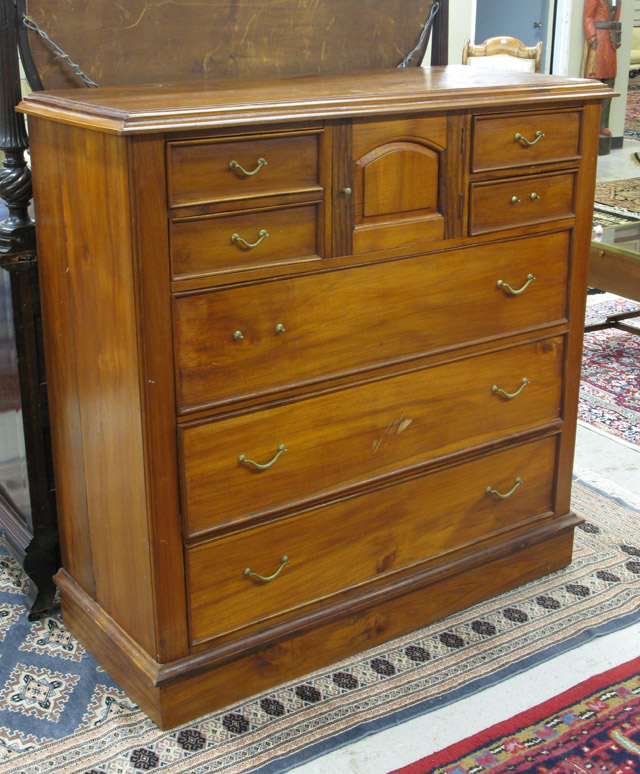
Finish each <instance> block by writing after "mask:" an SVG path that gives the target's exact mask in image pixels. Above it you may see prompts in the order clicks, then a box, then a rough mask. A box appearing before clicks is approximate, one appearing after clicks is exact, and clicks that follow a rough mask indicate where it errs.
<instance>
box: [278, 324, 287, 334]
mask: <svg viewBox="0 0 640 774" xmlns="http://www.w3.org/2000/svg"><path fill="white" fill-rule="evenodd" d="M286 332H287V329H286V328H285V327H284V325H283V324H282V323H278V324H277V325H276V333H286Z"/></svg>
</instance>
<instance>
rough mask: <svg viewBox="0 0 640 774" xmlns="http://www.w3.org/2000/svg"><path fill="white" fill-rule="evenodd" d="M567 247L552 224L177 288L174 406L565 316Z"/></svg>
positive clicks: (333, 373)
mask: <svg viewBox="0 0 640 774" xmlns="http://www.w3.org/2000/svg"><path fill="white" fill-rule="evenodd" d="M568 249H569V236H568V233H567V232H563V233H557V234H551V235H545V236H536V237H530V238H527V239H519V240H514V241H513V242H511V243H509V244H505V243H501V244H499V245H482V246H478V247H473V248H466V249H461V250H455V251H450V252H447V253H438V254H434V255H426V256H420V257H417V258H410V259H405V260H401V261H390V262H383V263H378V264H371V265H368V266H360V267H355V268H351V269H345V270H337V271H331V272H322V273H319V274H315V275H308V276H304V277H296V278H293V279H283V280H277V281H273V282H266V283H257V284H255V285H251V286H245V287H241V288H235V289H228V290H210V291H207V292H201V293H193V294H185V295H178V296H176V297H175V299H174V320H175V351H176V366H177V383H178V401H179V407H180V408H181V410H182V411H189V410H192V409H195V408H202V407H206V406H213V405H221V404H225V403H230V402H231V401H233V400H237V399H240V398H246V397H253V396H257V395H264V394H268V393H271V392H274V391H277V390H281V389H284V388H289V387H295V386H299V385H302V384H310V383H313V382H317V381H320V380H325V379H329V378H335V377H338V376H342V375H346V374H352V373H355V372H359V371H364V370H367V369H372V368H376V367H380V366H382V365H386V364H389V363H393V362H398V361H405V360H408V359H411V358H414V357H418V356H420V355H423V354H426V353H429V352H433V351H434V350H437V349H439V348H445V347H448V346H452V345H456V344H459V343H464V342H468V341H479V340H482V339H484V338H486V337H490V336H495V335H500V334H504V333H509V332H515V331H519V330H523V329H526V328H529V327H531V326H539V325H544V324H548V323H553V322H558V321H561V320H564V319H565V315H566V279H567V256H568ZM529 275H531V276H532V277H535V279H534V280H527V277H528V276H529ZM525 283H526V284H527V287H526V289H525V290H524V291H523V292H521V293H519V294H518V295H511V294H510V293H509V290H508V289H509V287H511V288H513V289H515V290H520V289H521V286H522V285H523V284H525ZM279 326H280V327H279ZM283 329H284V330H283Z"/></svg>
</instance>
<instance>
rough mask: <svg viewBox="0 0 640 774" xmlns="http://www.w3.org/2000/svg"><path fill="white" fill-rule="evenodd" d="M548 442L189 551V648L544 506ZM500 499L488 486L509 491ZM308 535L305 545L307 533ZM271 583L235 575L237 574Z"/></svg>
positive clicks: (551, 455)
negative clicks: (517, 485) (255, 575)
mask: <svg viewBox="0 0 640 774" xmlns="http://www.w3.org/2000/svg"><path fill="white" fill-rule="evenodd" d="M555 452H556V439H555V438H553V437H552V438H548V439H546V440H544V441H540V442H538V443H537V444H531V445H529V446H520V447H518V448H517V449H509V450H507V451H504V452H502V453H500V454H496V455H492V456H489V457H483V458H481V459H480V460H477V461H475V462H470V463H467V464H466V465H464V466H462V467H460V468H455V467H454V468H448V469H447V470H445V471H444V472H441V473H433V474H431V475H429V476H427V477H426V478H415V479H412V480H410V481H408V482H406V483H401V484H396V485H395V486H390V487H385V488H383V489H376V490H375V491H374V492H372V493H371V494H368V495H362V496H361V497H356V498H353V499H347V500H344V501H342V502H340V503H338V504H336V505H328V506H325V507H323V508H320V509H315V510H311V511H309V512H305V513H303V514H302V515H300V516H291V517H289V518H287V519H283V520H279V521H277V522H275V523H273V524H267V525H264V526H261V527H257V528H254V529H251V530H245V531H241V532H238V533H235V534H233V535H231V536H229V537H223V538H219V539H217V540H215V541H211V542H207V543H203V544H201V545H199V546H196V547H194V548H192V549H190V550H189V551H188V552H187V572H188V575H189V579H190V584H189V588H190V597H189V604H190V631H191V637H192V639H193V640H194V642H196V643H197V642H199V641H203V640H206V639H209V638H211V637H212V636H214V635H215V634H220V633H224V632H226V631H229V630H233V629H238V628H242V627H243V626H247V625H250V624H252V623H254V622H256V621H264V620H266V619H268V618H270V617H273V616H275V615H278V616H281V615H291V614H292V613H293V612H294V611H295V610H296V609H297V608H299V607H300V606H302V605H304V604H305V603H309V602H313V601H315V600H318V599H322V598H325V597H327V596H328V595H330V594H335V593H338V592H342V591H343V590H344V589H349V588H352V587H354V586H357V585H359V584H362V583H366V582H368V581H371V580H373V579H380V578H383V577H385V578H386V577H387V576H389V577H391V576H393V574H394V573H395V572H398V571H399V570H402V569H404V568H407V567H411V566H413V565H416V564H419V563H421V562H424V561H428V560H429V559H432V558H433V557H434V556H437V555H438V554H440V553H443V552H446V551H448V550H451V549H455V548H458V547H460V546H462V545H468V544H470V543H473V542H474V541H478V540H480V539H484V538H487V537H488V536H491V535H493V534H494V533H495V532H498V531H502V530H504V531H508V530H509V528H511V527H513V526H515V525H517V524H519V523H520V522H523V521H529V520H531V519H534V518H535V517H540V516H542V515H544V514H548V513H549V512H550V510H551V499H552V498H551V494H552V481H553V473H552V471H553V469H554V463H555ZM517 477H520V478H521V479H522V481H523V482H524V483H522V484H521V486H520V491H516V492H514V494H513V495H512V496H511V497H510V498H509V499H507V500H499V499H498V498H497V497H496V496H495V495H492V494H488V493H487V492H486V491H485V490H486V487H487V486H491V487H495V488H496V489H498V490H500V491H501V492H502V493H506V492H509V491H510V490H511V489H512V487H513V486H514V482H515V480H516V478H517ZM312 535H313V540H311V539H310V536H312ZM283 556H286V557H288V560H289V562H288V564H286V565H285V566H284V569H283V570H282V572H281V574H280V575H279V576H278V577H277V578H276V579H275V580H273V581H272V582H269V583H264V582H261V581H260V580H255V579H254V578H252V577H246V576H245V575H244V574H243V571H244V570H245V568H250V570H252V571H254V572H256V573H259V574H261V575H263V576H270V575H271V574H272V573H274V572H275V571H276V570H277V569H278V568H279V567H280V564H281V560H282V557H283Z"/></svg>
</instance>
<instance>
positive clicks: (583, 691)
mask: <svg viewBox="0 0 640 774" xmlns="http://www.w3.org/2000/svg"><path fill="white" fill-rule="evenodd" d="M639 672H640V658H638V659H634V660H633V661H629V662H627V663H626V664H622V665H621V666H619V667H616V668H615V669H610V670H609V671H607V672H603V673H602V674H600V675H597V676H596V677H592V678H591V679H589V680H585V681H584V682H583V683H580V684H579V685H576V686H575V687H574V688H571V689H570V690H568V691H565V692H564V693H561V694H560V695H559V696H555V697H554V698H553V699H550V700H549V701H546V702H544V703H543V704H539V705H538V706H537V707H533V708H532V709H530V710H527V711H525V712H522V713H520V714H519V715H516V716H515V717H513V718H510V719H509V720H507V721H505V722H503V723H498V724H496V725H495V726H493V727H492V728H488V729H486V730H485V731H482V732H481V733H479V734H476V735H475V736H472V737H469V739H465V740H464V741H462V742H459V743H458V744H454V745H452V746H451V747H448V748H447V749H446V750H442V751H441V752H438V753H435V754H434V755H430V756H428V757H427V758H423V759H422V760H420V761H417V762H416V763H412V764H411V765H409V766H405V767H404V768H402V769H397V770H396V771H395V772H392V774H472V773H473V774H481V773H482V772H485V771H487V772H491V774H532V773H533V772H535V774H569V773H571V774H573V773H575V774H579V773H580V772H585V774H587V773H588V772H594V774H597V773H598V772H600V773H602V774H604V773H605V772H608V773H609V774H637V772H638V771H640V675H639V674H638V673H639Z"/></svg>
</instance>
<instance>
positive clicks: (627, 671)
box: [390, 658, 640, 774]
mask: <svg viewBox="0 0 640 774" xmlns="http://www.w3.org/2000/svg"><path fill="white" fill-rule="evenodd" d="M639 672H640V658H636V659H633V660H632V661H628V662H627V663H625V664H621V665H620V666H618V667H614V668H613V669H610V670H608V671H607V672H603V673H601V674H599V675H596V676H595V677H591V678H589V679H588V680H585V681H583V682H582V683H579V684H578V685H575V686H574V687H573V688H569V690H567V691H564V692H563V693H561V694H559V695H558V696H554V697H553V698H551V699H548V700H547V701H545V702H543V703H542V704H538V705H537V706H535V707H532V708H531V709H528V710H525V711H524V712H521V713H520V714H519V715H515V716H514V717H512V718H509V719H508V720H505V721H503V722H501V723H496V725H495V726H491V727H490V728H487V729H485V730H484V731H480V732H479V733H477V734H475V735H474V736H470V737H468V738H467V739H463V740H462V741H460V742H457V743H456V744H452V745H451V746H450V747H447V748H445V749H444V750H441V751H440V752H437V753H434V754H433V755H429V756H427V757H426V758H422V759H421V760H419V761H416V762H415V763H410V764H409V765H408V766H404V767H403V768H400V769H395V770H394V771H393V772H390V774H432V772H434V771H436V769H438V767H447V768H445V769H444V771H445V772H451V774H457V772H458V771H462V769H459V768H458V767H457V766H456V761H459V760H460V759H462V758H464V757H465V756H467V755H469V754H470V753H472V752H473V751H474V750H475V751H478V752H479V756H480V757H477V758H476V760H477V763H478V764H484V765H487V766H489V768H488V772H491V766H490V765H489V764H491V763H493V762H494V761H493V759H492V753H491V750H490V748H491V747H494V746H495V745H496V743H497V742H498V740H500V739H502V738H503V737H508V736H511V735H513V734H515V732H516V731H517V730H518V729H522V728H524V727H527V726H536V729H535V730H536V732H537V733H538V735H539V736H544V725H541V726H540V727H538V724H543V722H544V721H545V720H546V719H547V718H549V717H551V716H554V715H557V714H558V713H560V712H561V711H562V710H564V709H565V708H567V707H570V705H572V704H575V703H577V702H580V701H582V700H583V699H584V698H585V697H588V696H589V695H590V694H593V693H595V692H597V691H601V690H602V689H605V688H608V687H609V686H611V685H614V684H615V683H617V682H621V681H623V680H626V679H628V678H629V677H632V676H633V675H637V674H638V673H639ZM600 704H601V703H599V702H598V699H594V701H593V702H592V703H591V704H590V705H589V707H590V709H592V710H593V711H594V712H596V711H597V710H601V709H603V708H604V707H601V706H600ZM604 706H606V705H604ZM636 712H637V709H636ZM584 741H585V742H586V741H587V737H585V738H584ZM510 743H512V744H513V749H511V748H510V747H509V744H510ZM504 745H505V747H506V748H507V749H508V750H509V751H510V752H512V753H514V755H517V754H518V753H519V752H520V749H519V747H520V745H519V744H518V741H517V740H516V739H512V740H507V741H505V742H504ZM483 747H485V748H486V749H485V750H482V751H481V752H480V751H479V750H478V748H483ZM482 756H485V757H486V760H484V759H483V757H482ZM490 758H491V760H489V759H490ZM527 765H529V764H527ZM449 767H451V768H449ZM597 770H598V769H594V771H597ZM438 771H440V769H438ZM514 771H517V772H521V771H523V769H521V768H516V769H514ZM526 771H527V772H528V774H529V772H534V771H536V769H535V768H534V769H529V768H527V769H526ZM568 771H570V772H577V771H581V769H579V768H578V769H573V768H570V769H568ZM607 771H609V769H607ZM610 771H611V774H627V772H626V770H625V769H624V767H623V768H621V769H611V770H610ZM637 772H638V770H637V769H630V770H629V773H628V774H637ZM554 774H555V773H554ZM563 774H564V770H563Z"/></svg>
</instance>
